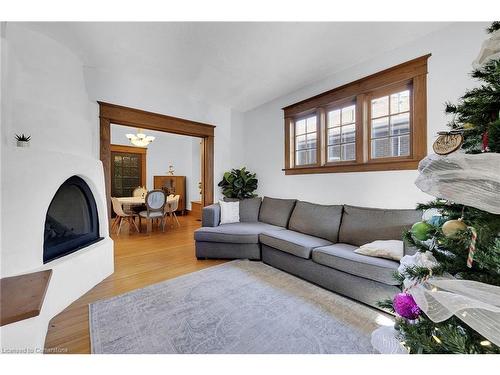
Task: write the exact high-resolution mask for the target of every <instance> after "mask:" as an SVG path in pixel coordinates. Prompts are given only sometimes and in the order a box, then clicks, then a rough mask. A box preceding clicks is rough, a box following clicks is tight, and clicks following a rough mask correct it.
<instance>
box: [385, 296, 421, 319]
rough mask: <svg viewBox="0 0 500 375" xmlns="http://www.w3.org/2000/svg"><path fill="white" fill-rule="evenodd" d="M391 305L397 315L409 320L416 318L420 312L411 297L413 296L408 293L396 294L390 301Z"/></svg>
mask: <svg viewBox="0 0 500 375" xmlns="http://www.w3.org/2000/svg"><path fill="white" fill-rule="evenodd" d="M392 306H393V307H394V311H396V313H397V314H398V315H399V316H402V317H403V318H406V319H410V320H415V319H417V318H418V317H419V316H420V314H421V312H422V311H421V310H420V307H418V305H417V303H416V302H415V300H414V299H413V296H412V295H411V294H408V293H398V294H396V296H395V297H394V300H393V301H392Z"/></svg>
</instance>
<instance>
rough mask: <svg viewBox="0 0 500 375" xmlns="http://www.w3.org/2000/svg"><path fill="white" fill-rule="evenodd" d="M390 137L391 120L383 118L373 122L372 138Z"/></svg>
mask: <svg viewBox="0 0 500 375" xmlns="http://www.w3.org/2000/svg"><path fill="white" fill-rule="evenodd" d="M388 135H389V118H388V117H382V118H378V119H376V120H372V138H379V137H387V136H388Z"/></svg>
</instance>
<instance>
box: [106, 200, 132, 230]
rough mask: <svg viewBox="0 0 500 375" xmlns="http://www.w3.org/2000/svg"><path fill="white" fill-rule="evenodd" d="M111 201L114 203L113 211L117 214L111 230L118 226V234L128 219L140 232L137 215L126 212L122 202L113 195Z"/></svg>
mask: <svg viewBox="0 0 500 375" xmlns="http://www.w3.org/2000/svg"><path fill="white" fill-rule="evenodd" d="M111 203H112V204H113V211H114V212H115V214H116V217H115V219H114V220H113V224H112V225H111V231H113V229H114V228H115V227H116V226H118V230H117V232H116V233H117V234H120V230H121V229H122V224H123V222H124V221H128V223H129V225H130V227H132V224H133V227H134V228H135V229H136V230H137V232H139V228H138V227H137V224H136V223H135V217H136V216H137V215H136V214H134V213H126V212H125V211H123V207H122V204H121V203H120V201H119V200H118V199H116V198H114V197H111Z"/></svg>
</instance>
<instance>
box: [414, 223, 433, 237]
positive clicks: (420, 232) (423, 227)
mask: <svg viewBox="0 0 500 375" xmlns="http://www.w3.org/2000/svg"><path fill="white" fill-rule="evenodd" d="M431 229H432V225H430V224H429V223H426V222H425V221H419V222H417V223H415V224H413V225H412V227H411V229H410V232H411V234H412V236H413V237H414V238H415V239H417V240H419V241H426V240H428V239H429V238H431V234H430V232H431Z"/></svg>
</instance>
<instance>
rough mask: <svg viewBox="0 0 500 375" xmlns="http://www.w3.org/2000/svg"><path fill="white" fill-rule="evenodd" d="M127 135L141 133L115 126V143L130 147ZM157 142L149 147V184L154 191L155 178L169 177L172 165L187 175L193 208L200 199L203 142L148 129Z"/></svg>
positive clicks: (188, 196)
mask: <svg viewBox="0 0 500 375" xmlns="http://www.w3.org/2000/svg"><path fill="white" fill-rule="evenodd" d="M127 133H133V134H135V133H137V129H136V128H131V127H128V126H121V125H115V124H112V125H111V143H112V144H116V145H125V146H130V142H129V140H128V139H127V138H126V137H125V134H127ZM145 133H146V134H147V135H152V136H154V137H156V138H155V140H154V141H153V142H152V143H150V144H149V146H148V147H147V149H148V151H147V154H146V185H147V188H148V190H150V189H153V186H154V185H153V176H157V175H160V176H163V175H166V174H167V171H168V167H169V165H173V166H174V170H175V175H176V176H186V208H187V209H188V210H190V209H191V201H192V200H200V198H201V197H200V194H199V191H198V182H199V181H200V176H201V169H200V168H201V163H200V158H201V155H200V147H199V142H200V139H199V138H196V137H188V136H184V135H177V134H170V133H164V132H158V131H152V130H145Z"/></svg>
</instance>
